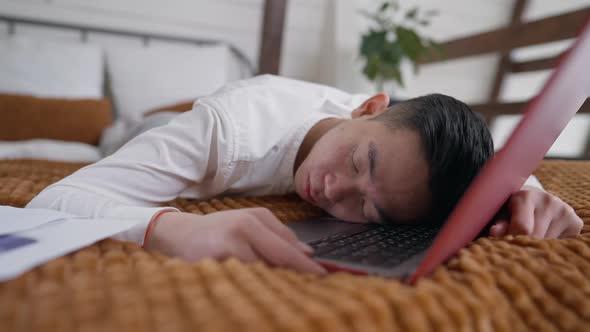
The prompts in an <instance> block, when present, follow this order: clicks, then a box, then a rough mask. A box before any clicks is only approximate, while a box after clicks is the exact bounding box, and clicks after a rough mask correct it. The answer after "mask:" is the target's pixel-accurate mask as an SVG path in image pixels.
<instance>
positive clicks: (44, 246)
mask: <svg viewBox="0 0 590 332" xmlns="http://www.w3.org/2000/svg"><path fill="white" fill-rule="evenodd" d="M22 210H23V211H20V212H17V213H16V214H20V215H21V216H22V213H26V214H28V211H29V210H28V209H22ZM47 211H50V210H47ZM31 215H34V216H37V215H36V214H35V213H32V214H31ZM32 219H33V218H32ZM49 219H51V218H49ZM38 222H40V219H39V220H38ZM139 222H140V221H139V220H134V219H83V218H66V219H63V218H62V219H59V220H54V221H51V222H46V223H41V225H40V226H38V227H35V228H32V229H28V230H25V231H22V232H18V233H12V234H4V235H0V281H4V280H9V279H12V278H15V277H17V276H19V275H20V274H21V273H24V272H26V271H28V270H30V269H32V268H34V267H35V266H38V265H40V264H43V263H45V262H47V261H50V260H52V259H54V258H56V257H59V256H62V255H65V254H68V253H70V252H72V251H75V250H77V249H80V248H83V247H85V246H88V245H90V244H92V243H94V242H97V241H99V240H102V239H104V238H107V237H110V236H113V235H115V234H117V233H120V232H123V231H125V230H127V229H129V228H131V227H133V226H135V225H136V224H137V223H139ZM31 224H32V222H31Z"/></svg>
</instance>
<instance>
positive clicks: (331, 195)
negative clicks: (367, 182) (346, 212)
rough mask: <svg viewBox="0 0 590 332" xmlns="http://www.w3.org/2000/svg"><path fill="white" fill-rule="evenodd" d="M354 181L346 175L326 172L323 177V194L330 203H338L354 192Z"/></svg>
mask: <svg viewBox="0 0 590 332" xmlns="http://www.w3.org/2000/svg"><path fill="white" fill-rule="evenodd" d="M356 190H357V189H356V183H355V182H354V180H353V179H350V178H348V177H346V176H337V175H335V174H331V173H330V174H327V175H326V177H325V178H324V195H325V196H326V198H327V199H328V200H329V201H330V202H331V203H332V204H335V203H338V202H340V201H342V200H343V199H345V198H346V197H350V196H351V195H352V194H354V193H355V192H356Z"/></svg>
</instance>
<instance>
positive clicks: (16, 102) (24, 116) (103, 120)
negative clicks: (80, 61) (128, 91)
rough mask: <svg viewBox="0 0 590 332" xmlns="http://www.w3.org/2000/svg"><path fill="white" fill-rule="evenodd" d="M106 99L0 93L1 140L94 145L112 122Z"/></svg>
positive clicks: (108, 102)
mask: <svg viewBox="0 0 590 332" xmlns="http://www.w3.org/2000/svg"><path fill="white" fill-rule="evenodd" d="M112 117H113V115H112V112H111V103H110V101H109V100H108V99H58V98H37V97H33V96H24V95H11V94H0V140H3V141H19V140H28V139H34V138H47V139H56V140H62V141H75V142H82V143H88V144H93V145H97V144H98V141H99V139H100V135H101V133H102V131H103V129H104V128H106V127H107V126H108V125H110V124H111V123H112V120H113V118H112Z"/></svg>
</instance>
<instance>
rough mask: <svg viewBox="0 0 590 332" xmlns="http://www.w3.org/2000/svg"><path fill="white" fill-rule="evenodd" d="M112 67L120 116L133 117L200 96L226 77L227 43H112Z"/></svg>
mask: <svg viewBox="0 0 590 332" xmlns="http://www.w3.org/2000/svg"><path fill="white" fill-rule="evenodd" d="M106 58H107V72H108V75H109V83H110V86H111V90H112V93H113V97H114V98H113V102H114V104H115V109H116V114H117V117H118V118H123V119H125V120H128V121H129V120H130V121H132V122H134V121H138V120H139V119H141V117H142V114H143V113H144V112H147V111H150V110H152V109H154V108H157V107H162V106H165V105H170V104H175V103H179V102H186V101H191V100H195V99H197V98H198V97H200V96H205V95H208V94H211V93H213V92H215V90H217V89H218V88H220V87H221V86H222V85H224V84H225V83H226V82H227V80H228V79H227V78H228V67H229V61H230V53H229V49H228V47H227V46H196V45H194V46H193V45H189V46H186V45H183V46H180V45H169V44H168V45H165V44H162V45H150V46H148V47H107V48H106Z"/></svg>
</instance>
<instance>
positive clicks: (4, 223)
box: [0, 205, 74, 235]
mask: <svg viewBox="0 0 590 332" xmlns="http://www.w3.org/2000/svg"><path fill="white" fill-rule="evenodd" d="M68 217H74V216H72V215H71V214H67V213H64V212H60V211H55V210H46V209H19V208H15V207H12V206H3V205H0V235H4V234H11V233H16V232H22V231H25V230H28V229H33V228H35V227H39V226H41V225H43V224H46V223H50V222H53V221H57V220H62V219H65V218H68Z"/></svg>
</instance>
